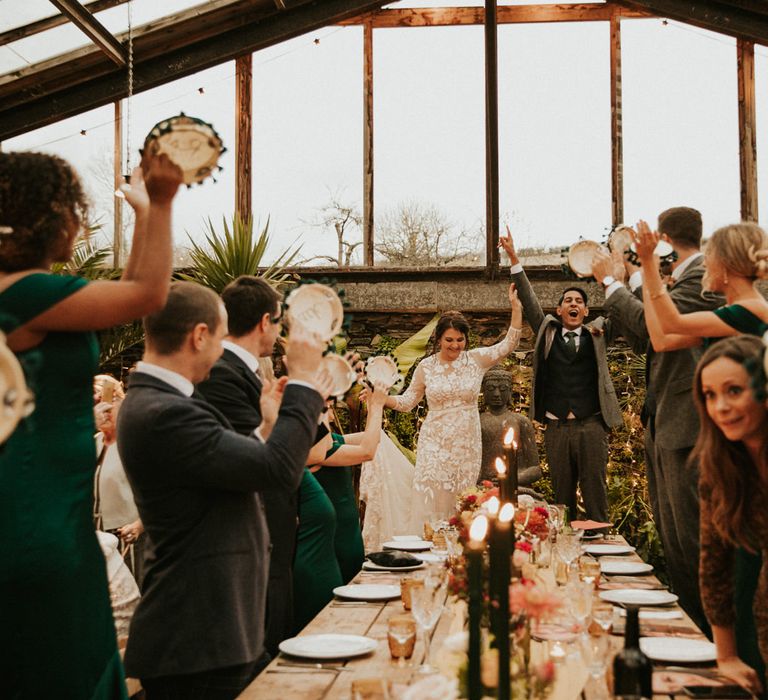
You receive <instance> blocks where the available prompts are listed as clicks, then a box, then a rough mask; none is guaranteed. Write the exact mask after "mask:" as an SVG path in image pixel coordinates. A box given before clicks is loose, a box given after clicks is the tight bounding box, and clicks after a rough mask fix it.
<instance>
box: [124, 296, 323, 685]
mask: <svg viewBox="0 0 768 700" xmlns="http://www.w3.org/2000/svg"><path fill="white" fill-rule="evenodd" d="M144 327H145V331H146V349H145V352H144V359H143V361H142V362H140V363H139V364H138V365H137V367H136V371H135V372H134V373H133V374H132V375H131V378H130V383H129V391H128V394H127V397H126V399H125V401H124V403H123V405H122V408H121V411H120V416H119V419H118V449H119V451H120V457H121V459H122V462H123V465H124V466H125V471H126V474H127V475H128V479H129V481H130V483H131V487H132V489H133V492H134V496H135V499H136V505H137V506H138V510H139V514H140V515H141V519H142V522H143V523H144V527H145V528H146V531H147V533H148V534H149V538H150V540H151V543H152V548H151V551H150V555H149V557H148V562H147V572H146V577H145V580H144V589H143V596H142V599H141V601H140V603H139V605H138V608H137V609H136V612H135V614H134V617H133V620H132V622H131V629H130V637H129V641H128V647H127V649H126V654H125V668H126V671H127V673H128V674H129V675H131V676H134V677H138V678H140V679H141V681H142V684H143V686H144V688H145V690H146V693H147V700H153V698H162V699H163V700H170V699H171V698H173V699H176V698H178V700H182V699H185V700H186V699H188V698H198V699H202V698H206V699H211V700H228V699H229V698H233V697H236V696H237V695H238V694H239V693H240V692H241V691H242V689H243V688H244V687H245V686H246V685H247V684H248V682H249V681H250V680H251V678H252V677H253V676H254V675H255V673H256V672H258V670H259V669H260V667H261V665H263V663H264V660H263V658H262V657H263V656H264V645H263V641H264V614H265V613H264V608H265V595H266V587H267V576H268V568H269V567H268V561H269V547H270V543H269V536H268V532H267V524H266V520H265V517H264V507H263V505H262V501H261V496H260V495H259V492H262V491H267V490H270V489H275V490H295V489H296V488H297V487H298V485H299V481H300V480H301V476H302V473H303V470H304V463H305V460H306V458H307V454H308V452H309V449H310V447H311V445H312V442H313V440H314V438H315V432H316V429H317V421H318V417H319V415H320V411H321V410H322V408H323V402H324V396H323V394H324V393H325V394H327V385H326V383H324V382H323V381H322V380H320V381H319V383H317V384H316V379H315V372H316V368H317V367H318V364H319V362H320V358H321V356H322V350H323V347H322V345H321V344H320V343H317V342H315V341H313V340H309V339H301V338H298V337H295V336H292V338H291V342H290V344H289V348H288V361H289V366H290V371H291V375H290V381H288V380H281V381H279V382H275V383H274V384H272V385H271V386H268V387H267V386H265V387H264V388H263V390H262V392H261V413H262V423H261V425H260V427H259V428H258V430H257V431H256V434H255V435H250V436H245V435H239V434H238V433H236V432H235V431H233V430H232V429H231V426H230V423H229V421H227V419H226V418H225V417H224V416H223V415H222V414H221V413H220V412H219V411H218V410H217V409H216V408H214V407H213V406H211V405H210V404H209V403H207V402H206V401H204V400H202V398H197V396H195V395H193V393H194V387H193V385H194V384H195V383H197V382H200V381H202V380H203V379H205V377H206V376H207V375H208V373H209V371H210V369H211V367H212V365H213V364H214V362H216V360H217V359H218V358H219V356H220V355H221V352H222V339H223V337H224V335H225V334H226V332H227V318H226V311H225V310H224V306H223V304H222V303H221V300H220V299H219V297H217V296H216V294H214V293H213V292H212V291H211V290H209V289H206V288H204V287H201V286H200V285H197V284H193V283H191V282H176V283H174V284H173V285H172V286H171V291H170V293H169V295H168V301H167V303H166V305H165V308H163V309H162V310H160V311H158V312H156V313H154V314H151V315H150V316H148V317H146V318H145V319H144ZM318 389H319V390H318ZM321 392H322V393H321ZM262 439H264V440H265V441H262Z"/></svg>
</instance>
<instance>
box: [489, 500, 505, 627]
mask: <svg viewBox="0 0 768 700" xmlns="http://www.w3.org/2000/svg"><path fill="white" fill-rule="evenodd" d="M500 506H501V503H500V502H499V499H498V498H496V496H493V497H491V498H489V499H488V500H487V501H486V502H485V506H484V510H485V513H486V517H487V518H488V553H489V557H488V558H489V562H490V574H489V576H488V602H489V606H488V618H489V620H490V623H491V632H493V635H494V636H496V634H497V629H498V627H499V597H500V596H501V595H502V594H503V592H504V582H503V580H502V578H501V576H500V571H499V549H498V543H497V540H498V536H497V533H496V518H497V517H498V515H499V508H500ZM508 585H509V583H508V582H507V586H508Z"/></svg>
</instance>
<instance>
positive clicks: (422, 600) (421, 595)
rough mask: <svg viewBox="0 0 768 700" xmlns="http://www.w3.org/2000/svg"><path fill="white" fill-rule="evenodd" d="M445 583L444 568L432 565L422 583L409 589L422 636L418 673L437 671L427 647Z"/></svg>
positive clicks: (441, 609) (441, 604)
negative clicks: (420, 660)
mask: <svg viewBox="0 0 768 700" xmlns="http://www.w3.org/2000/svg"><path fill="white" fill-rule="evenodd" d="M446 583H447V579H446V576H445V572H444V570H442V569H439V568H437V567H433V571H430V572H428V573H427V575H426V576H425V577H424V585H423V586H422V587H420V588H415V589H414V590H412V591H411V612H412V613H413V616H414V617H415V618H416V622H417V623H418V625H419V628H420V629H421V631H422V635H423V638H424V659H423V661H422V664H421V666H419V673H436V672H437V671H436V669H435V668H434V667H433V666H430V664H429V647H430V644H431V642H432V630H433V629H434V628H435V625H436V624H437V621H438V619H440V613H442V611H443V604H444V602H445V587H446Z"/></svg>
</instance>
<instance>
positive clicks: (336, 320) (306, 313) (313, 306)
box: [285, 284, 344, 341]
mask: <svg viewBox="0 0 768 700" xmlns="http://www.w3.org/2000/svg"><path fill="white" fill-rule="evenodd" d="M285 305H286V311H285V318H286V321H287V323H288V333H289V335H290V332H291V330H292V329H293V328H294V327H295V326H299V327H301V328H303V329H304V330H306V331H309V332H310V333H314V334H316V335H318V336H319V337H320V338H322V339H323V340H326V341H330V340H331V339H332V338H333V337H334V336H336V335H338V334H339V331H340V330H341V327H342V324H343V323H344V306H343V305H342V303H341V299H339V295H338V294H336V292H335V291H334V290H333V289H332V288H331V287H327V286H326V285H324V284H302V285H301V286H300V287H298V288H296V289H294V290H293V291H292V292H291V293H290V294H289V295H288V297H287V298H286V300H285Z"/></svg>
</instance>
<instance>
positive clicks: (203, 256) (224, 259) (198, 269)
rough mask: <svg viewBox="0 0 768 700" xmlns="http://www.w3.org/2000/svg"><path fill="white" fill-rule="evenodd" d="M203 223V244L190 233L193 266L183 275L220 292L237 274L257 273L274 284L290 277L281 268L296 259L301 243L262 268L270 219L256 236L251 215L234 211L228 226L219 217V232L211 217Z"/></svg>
mask: <svg viewBox="0 0 768 700" xmlns="http://www.w3.org/2000/svg"><path fill="white" fill-rule="evenodd" d="M206 227H207V233H206V235H205V244H203V245H200V244H198V243H195V241H193V240H192V237H191V236H190V237H189V240H190V243H191V246H192V247H191V250H190V257H191V258H192V263H193V266H194V267H193V269H192V270H191V271H190V272H189V274H183V275H181V277H182V279H185V280H189V281H192V282H199V283H200V284H203V285H205V286H206V287H209V288H211V289H213V291H215V292H216V293H217V294H221V292H222V290H223V289H224V287H226V286H227V285H228V284H229V283H230V282H231V281H232V280H234V279H236V278H237V277H239V276H240V275H258V276H259V277H262V278H263V279H265V280H266V281H267V282H269V283H270V284H272V285H274V286H277V287H279V286H280V285H281V284H283V283H284V282H285V281H286V280H288V279H289V278H290V275H288V274H287V273H285V272H284V269H285V268H286V267H288V266H289V265H290V264H291V263H292V262H293V261H294V260H295V259H296V256H297V255H298V253H299V251H300V250H301V246H299V247H297V248H295V249H294V250H290V249H286V250H285V251H283V252H282V253H281V254H280V256H279V257H278V258H277V260H275V262H273V263H272V264H271V265H269V266H267V267H264V268H262V259H263V257H264V254H265V252H266V250H267V248H268V246H269V242H270V238H269V219H267V223H266V224H265V226H264V228H263V229H262V231H261V233H260V234H259V235H258V237H257V238H256V239H255V240H254V231H253V219H252V218H250V217H249V218H248V219H245V220H244V219H241V218H240V217H239V216H238V215H237V214H236V215H235V216H233V217H232V224H231V226H230V224H229V223H228V222H227V220H226V219H225V218H222V228H223V230H222V232H221V233H219V232H218V231H216V228H215V227H214V225H213V223H212V222H211V220H210V219H208V222H207V225H206ZM187 235H189V234H187Z"/></svg>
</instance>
